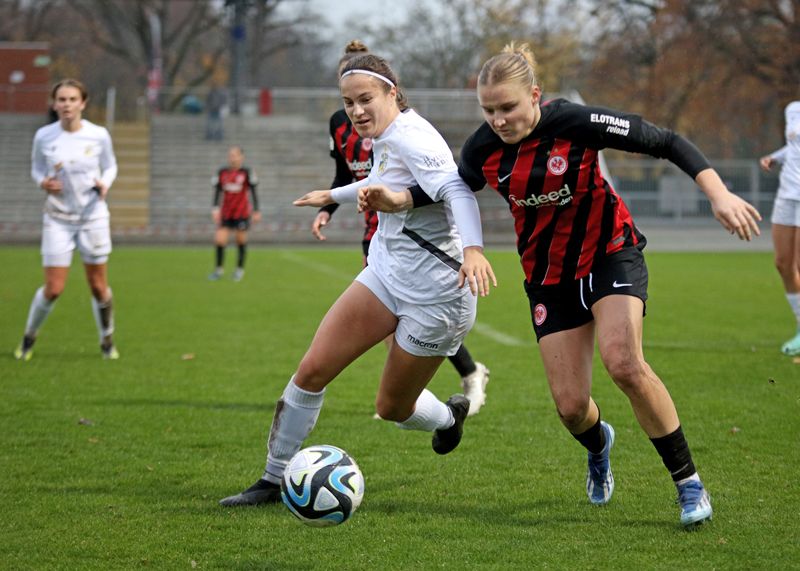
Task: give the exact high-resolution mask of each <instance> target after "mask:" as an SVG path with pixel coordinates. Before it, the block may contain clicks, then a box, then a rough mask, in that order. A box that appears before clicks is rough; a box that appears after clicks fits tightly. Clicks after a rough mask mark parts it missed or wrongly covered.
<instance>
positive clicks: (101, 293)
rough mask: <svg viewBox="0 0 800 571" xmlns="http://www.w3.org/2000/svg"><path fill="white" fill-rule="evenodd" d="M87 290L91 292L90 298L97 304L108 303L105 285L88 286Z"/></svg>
mask: <svg viewBox="0 0 800 571" xmlns="http://www.w3.org/2000/svg"><path fill="white" fill-rule="evenodd" d="M89 289H90V290H91V291H92V297H94V298H95V299H96V300H97V301H99V302H101V303H102V302H104V301H108V286H106V285H105V284H89Z"/></svg>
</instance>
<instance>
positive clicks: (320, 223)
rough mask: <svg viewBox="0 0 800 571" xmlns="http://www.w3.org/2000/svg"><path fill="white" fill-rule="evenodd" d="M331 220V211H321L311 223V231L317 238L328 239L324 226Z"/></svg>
mask: <svg viewBox="0 0 800 571" xmlns="http://www.w3.org/2000/svg"><path fill="white" fill-rule="evenodd" d="M330 220H331V215H330V213H329V212H325V211H324V210H323V211H322V212H319V213H318V214H317V217H316V218H314V222H313V223H312V224H311V233H312V234H313V235H314V237H315V238H316V239H317V240H320V241H324V240H327V238H325V235H324V234H323V233H322V228H324V227H325V226H327V225H328V222H330Z"/></svg>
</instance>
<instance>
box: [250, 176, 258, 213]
mask: <svg viewBox="0 0 800 571" xmlns="http://www.w3.org/2000/svg"><path fill="white" fill-rule="evenodd" d="M247 186H248V187H249V188H250V198H251V200H252V201H253V210H255V211H256V212H258V211H259V207H258V193H256V187H257V186H258V175H257V174H256V171H255V170H253V169H247Z"/></svg>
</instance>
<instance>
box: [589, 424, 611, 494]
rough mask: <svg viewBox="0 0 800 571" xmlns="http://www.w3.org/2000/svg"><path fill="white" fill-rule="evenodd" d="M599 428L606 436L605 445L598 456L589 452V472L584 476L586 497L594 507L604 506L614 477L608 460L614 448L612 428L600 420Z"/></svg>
mask: <svg viewBox="0 0 800 571" xmlns="http://www.w3.org/2000/svg"><path fill="white" fill-rule="evenodd" d="M600 426H601V428H602V429H603V431H604V432H605V434H606V445H605V448H603V450H602V451H601V452H600V453H599V454H592V453H591V452H589V470H588V472H587V474H586V495H588V496H589V501H590V502H592V503H593V504H594V505H596V506H604V505H606V504H607V503H608V502H609V501H610V500H611V494H613V493H614V475H613V474H612V473H611V462H609V459H608V455H609V452H611V447H612V446H614V428H613V427H612V426H611V425H610V424H608V423H607V422H605V421H602V420H601V421H600Z"/></svg>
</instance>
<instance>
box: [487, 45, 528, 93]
mask: <svg viewBox="0 0 800 571" xmlns="http://www.w3.org/2000/svg"><path fill="white" fill-rule="evenodd" d="M509 81H514V82H517V83H521V84H523V85H525V86H526V87H533V86H534V85H536V84H537V81H536V58H535V57H534V56H533V52H532V51H531V48H530V46H529V45H528V44H526V43H521V44H515V43H514V42H511V43H509V44H506V45H505V47H504V48H503V50H502V51H501V52H500V53H499V54H497V55H496V56H493V57H491V58H489V60H487V62H486V63H484V64H483V67H482V68H481V72H480V74H478V85H491V84H495V83H505V82H509Z"/></svg>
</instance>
